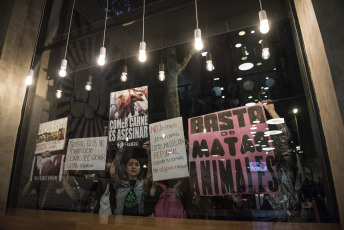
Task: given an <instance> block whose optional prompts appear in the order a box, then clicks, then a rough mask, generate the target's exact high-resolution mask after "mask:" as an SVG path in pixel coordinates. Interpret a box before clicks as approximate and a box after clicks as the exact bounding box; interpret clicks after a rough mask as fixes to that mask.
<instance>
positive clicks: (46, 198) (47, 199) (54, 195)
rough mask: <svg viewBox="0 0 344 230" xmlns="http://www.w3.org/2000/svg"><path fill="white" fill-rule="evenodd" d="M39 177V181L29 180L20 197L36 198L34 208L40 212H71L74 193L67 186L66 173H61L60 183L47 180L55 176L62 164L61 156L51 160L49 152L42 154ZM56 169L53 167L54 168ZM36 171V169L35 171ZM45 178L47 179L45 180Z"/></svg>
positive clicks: (72, 189)
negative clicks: (40, 210)
mask: <svg viewBox="0 0 344 230" xmlns="http://www.w3.org/2000/svg"><path fill="white" fill-rule="evenodd" d="M42 158H43V162H42V166H41V176H40V179H39V180H34V179H32V180H29V181H28V182H27V184H26V185H25V187H24V189H23V190H22V194H21V195H22V197H30V196H35V195H36V196H37V202H36V208H37V209H42V210H59V211H71V210H72V207H73V203H72V201H73V199H74V198H75V195H76V191H75V188H73V187H72V186H71V185H70V184H69V177H68V175H67V171H63V175H62V178H61V181H58V180H49V178H51V175H57V174H58V173H59V170H60V168H61V166H60V165H59V164H63V162H62V161H63V160H62V159H63V158H62V155H56V156H55V157H54V160H51V153H50V151H45V152H43V153H42ZM56 165H57V166H58V167H54V166H56ZM35 170H37V168H36V169H35ZM45 178H48V179H47V180H46V179H45Z"/></svg>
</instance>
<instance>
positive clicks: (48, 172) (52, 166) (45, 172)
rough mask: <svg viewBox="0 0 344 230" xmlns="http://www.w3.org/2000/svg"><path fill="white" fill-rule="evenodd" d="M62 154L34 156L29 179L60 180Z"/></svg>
mask: <svg viewBox="0 0 344 230" xmlns="http://www.w3.org/2000/svg"><path fill="white" fill-rule="evenodd" d="M64 157H65V156H64V155H54V156H49V157H42V156H35V157H34V158H33V161H32V169H31V175H30V180H31V181H61V179H62V171H63V160H64Z"/></svg>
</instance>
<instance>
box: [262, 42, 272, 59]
mask: <svg viewBox="0 0 344 230" xmlns="http://www.w3.org/2000/svg"><path fill="white" fill-rule="evenodd" d="M269 57H270V49H269V45H268V41H267V40H266V39H263V41H262V58H263V59H264V60H267V59H269Z"/></svg>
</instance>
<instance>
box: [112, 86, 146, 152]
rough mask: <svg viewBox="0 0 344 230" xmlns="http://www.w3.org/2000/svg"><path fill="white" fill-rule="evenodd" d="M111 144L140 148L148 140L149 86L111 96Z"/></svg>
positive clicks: (115, 93)
mask: <svg viewBox="0 0 344 230" xmlns="http://www.w3.org/2000/svg"><path fill="white" fill-rule="evenodd" d="M109 117H110V121H109V142H110V144H117V146H118V148H124V147H138V146H141V145H142V143H143V142H144V141H146V140H147V139H148V86H143V87H138V88H132V89H127V90H122V91H118V92H113V93H111V95H110V115H109Z"/></svg>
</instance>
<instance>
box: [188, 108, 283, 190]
mask: <svg viewBox="0 0 344 230" xmlns="http://www.w3.org/2000/svg"><path fill="white" fill-rule="evenodd" d="M188 122H189V171H190V184H191V186H192V187H193V188H194V191H195V193H196V194H199V195H202V196H218V195H227V194H233V193H239V192H240V193H242V194H254V193H265V194H267V193H270V194H271V193H276V192H277V191H278V181H277V173H276V165H275V157H274V151H272V150H271V149H273V148H272V147H273V146H272V140H271V137H270V136H269V135H268V134H264V133H265V132H266V131H269V127H268V124H267V123H266V117H265V112H264V108H263V106H262V104H257V105H255V106H251V107H248V106H243V107H238V108H235V109H229V110H224V111H219V112H216V113H212V114H207V115H203V116H199V117H194V118H189V120H188ZM269 149H270V151H269Z"/></svg>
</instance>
